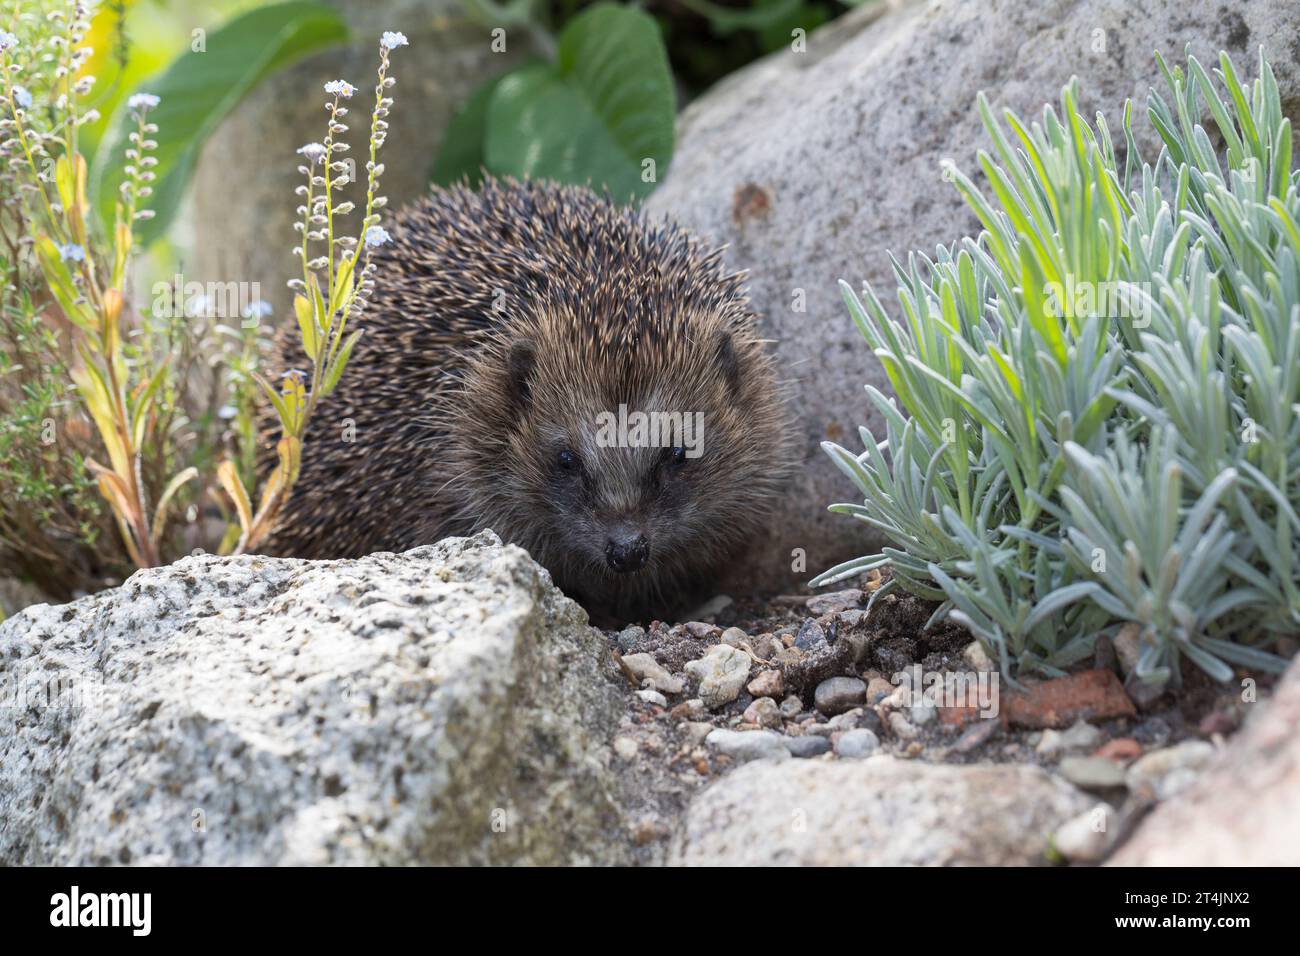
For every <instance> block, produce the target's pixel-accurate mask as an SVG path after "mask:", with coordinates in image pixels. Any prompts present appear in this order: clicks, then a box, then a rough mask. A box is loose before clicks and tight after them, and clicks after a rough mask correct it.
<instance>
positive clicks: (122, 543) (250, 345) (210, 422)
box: [0, 0, 406, 594]
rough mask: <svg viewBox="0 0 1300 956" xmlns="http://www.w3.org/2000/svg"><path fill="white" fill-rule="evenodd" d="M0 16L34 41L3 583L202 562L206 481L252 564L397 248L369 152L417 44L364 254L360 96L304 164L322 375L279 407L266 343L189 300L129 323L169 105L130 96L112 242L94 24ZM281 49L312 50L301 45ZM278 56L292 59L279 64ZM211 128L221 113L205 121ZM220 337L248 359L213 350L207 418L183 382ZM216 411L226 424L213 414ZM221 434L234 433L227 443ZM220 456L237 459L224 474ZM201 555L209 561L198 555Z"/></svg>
mask: <svg viewBox="0 0 1300 956" xmlns="http://www.w3.org/2000/svg"><path fill="white" fill-rule="evenodd" d="M0 2H3V3H5V5H6V8H7V9H9V10H12V16H11V18H10V19H8V20H7V21H6V22H7V23H9V24H10V25H12V26H13V27H14V28H15V29H17V30H20V31H21V32H22V34H23V35H22V37H19V36H18V35H17V34H14V33H11V32H9V31H8V30H4V31H0V159H3V162H4V166H3V173H2V174H0V198H3V199H4V202H2V203H0V239H2V240H3V242H4V245H5V248H4V250H3V252H2V253H0V270H2V271H3V272H4V273H5V279H6V284H5V286H4V288H3V290H2V291H0V342H3V343H5V344H6V345H7V346H8V348H7V349H6V351H5V352H4V353H3V354H2V355H0V451H3V452H4V453H5V455H4V458H3V459H2V461H3V467H0V493H5V500H4V508H3V510H0V556H3V558H4V564H5V568H4V570H5V573H12V572H11V568H10V566H11V565H13V566H16V570H17V571H18V572H19V573H21V574H23V575H24V576H26V577H31V578H33V579H34V580H35V581H37V583H39V584H41V585H42V586H44V587H46V588H47V589H49V590H51V591H53V592H54V593H59V594H65V593H67V592H68V591H70V590H73V589H76V588H80V587H86V588H90V587H95V586H97V585H100V584H103V583H107V582H108V581H110V580H111V579H112V578H113V577H117V576H120V575H121V574H122V573H123V572H125V571H126V570H129V569H130V568H131V567H151V566H154V565H157V564H160V563H162V562H164V561H166V560H170V559H171V558H172V557H174V556H175V555H176V554H178V553H181V551H182V550H183V549H184V548H186V547H189V546H192V545H185V544H183V543H182V536H181V535H180V533H179V529H178V528H177V527H176V526H177V525H178V522H177V521H176V520H175V519H176V517H177V515H178V514H179V513H180V512H181V511H182V510H184V511H188V512H189V513H190V518H189V520H191V521H192V520H194V518H195V517H196V516H197V514H198V509H197V508H196V507H194V506H196V505H197V504H199V503H200V501H201V496H202V494H203V489H204V488H205V487H206V485H204V484H203V483H200V482H194V484H193V485H191V484H190V483H191V482H192V481H193V480H194V479H195V478H198V477H200V476H201V475H202V476H204V477H207V476H210V475H211V474H212V472H213V471H215V472H216V477H217V479H218V481H219V483H220V485H221V486H222V487H224V488H225V489H226V490H227V491H228V492H229V494H230V496H231V498H232V499H233V501H234V503H235V513H236V515H237V517H238V519H239V523H238V525H235V526H233V533H231V534H228V535H227V539H228V540H227V546H228V549H232V550H236V551H241V552H242V551H246V550H251V549H254V548H256V547H257V545H258V544H259V543H260V542H261V541H262V540H263V538H264V537H265V534H266V533H267V531H268V530H269V528H270V526H271V524H272V522H273V521H274V518H275V516H276V513H277V511H278V508H279V506H280V504H281V503H282V502H283V500H284V498H285V497H286V496H287V495H288V493H289V491H290V489H291V488H292V486H293V483H294V480H295V479H296V477H297V470H298V460H299V459H298V456H299V454H300V451H301V446H302V441H303V439H304V437H305V435H306V429H307V425H308V422H309V420H310V418H311V412H312V410H313V408H314V407H315V405H316V403H317V402H318V401H319V400H320V399H323V398H324V397H325V396H327V395H328V394H329V393H330V391H332V390H333V388H334V387H335V386H336V385H337V383H338V381H339V379H340V377H341V375H342V374H343V370H344V368H345V367H346V364H347V361H348V357H349V355H350V354H351V351H352V349H353V347H354V346H355V344H356V341H357V338H358V336H359V332H358V331H356V330H348V329H347V326H348V323H349V320H355V318H356V317H357V316H358V315H359V314H360V313H361V311H362V310H363V308H364V305H365V299H366V294H367V292H368V290H369V288H370V286H371V283H372V279H371V271H372V269H371V266H370V261H369V250H370V249H371V248H372V247H373V246H375V245H377V244H380V243H382V242H384V241H386V239H387V235H386V233H385V232H384V230H383V229H382V228H381V227H380V226H379V225H378V222H379V218H380V212H379V211H380V209H381V208H382V207H383V206H384V204H385V200H384V197H382V196H380V195H379V194H378V184H379V180H380V176H381V175H382V172H383V164H382V163H380V162H379V161H378V151H379V149H380V147H381V146H382V145H383V142H384V139H385V137H386V133H387V121H386V117H387V115H388V109H389V107H390V106H391V105H392V100H391V98H389V96H388V93H387V91H388V90H389V89H390V88H391V86H392V85H393V83H394V82H395V81H394V80H393V78H392V77H390V76H388V75H387V69H388V56H389V52H390V51H391V50H392V49H394V48H396V47H397V46H402V45H405V43H406V38H405V37H404V36H402V35H401V34H399V33H385V34H384V35H383V38H382V39H381V41H380V54H381V55H380V68H379V75H378V80H377V84H376V87H375V97H376V98H375V106H374V109H373V111H372V113H371V124H370V131H369V132H370V136H369V149H370V153H369V160H368V162H367V163H366V167H365V169H366V180H367V190H366V201H365V213H364V217H363V218H362V220H361V223H360V226H359V230H358V233H357V235H356V236H355V237H349V236H345V235H343V234H342V233H343V232H344V229H343V225H342V223H343V219H342V217H346V216H348V215H349V214H350V213H351V212H352V204H351V203H348V202H342V201H340V200H339V197H338V195H337V189H338V187H341V186H343V185H345V184H346V182H347V181H348V177H349V174H350V171H351V168H352V167H351V163H350V162H348V161H347V159H346V157H345V156H344V155H343V154H344V153H345V152H346V151H347V149H348V145H347V143H346V142H344V141H343V134H345V133H346V132H347V126H346V125H345V124H344V122H343V118H344V117H345V116H346V115H347V108H346V106H345V105H344V104H345V102H346V100H348V99H349V98H350V97H351V95H352V93H353V92H354V91H353V88H352V87H351V86H350V85H349V84H347V83H345V82H343V81H341V80H340V81H335V82H333V83H331V84H329V85H327V87H326V91H327V92H329V93H332V94H333V102H332V103H331V104H330V105H329V109H330V119H329V127H328V134H327V136H326V138H325V143H324V144H309V145H308V146H306V147H304V148H303V149H302V150H300V153H302V154H303V155H304V157H305V158H306V161H307V165H306V166H303V167H301V168H302V172H303V173H304V174H305V175H306V176H307V184H306V185H304V186H303V187H301V189H300V194H301V195H302V196H303V197H304V203H303V205H302V206H301V207H300V212H301V213H302V216H303V222H302V223H300V228H301V230H302V231H303V233H304V235H303V236H302V238H301V239H300V245H299V247H298V248H297V249H295V255H297V256H298V257H299V258H300V259H301V261H302V265H303V276H304V278H303V279H302V280H299V282H298V285H297V287H298V289H299V293H300V294H299V295H298V296H297V297H296V300H295V309H296V311H297V315H298V320H299V328H300V330H301V333H302V335H303V345H304V348H305V350H306V352H307V354H308V357H309V359H310V362H311V371H310V373H309V374H302V373H299V374H296V375H290V376H288V377H287V378H286V381H285V384H284V386H283V387H282V388H281V389H278V390H277V389H275V388H273V387H272V386H271V385H270V384H269V383H267V382H265V380H263V379H261V378H260V375H259V373H258V362H259V359H260V355H261V353H262V346H263V344H264V343H263V342H262V341H261V340H260V339H259V338H258V335H257V323H248V324H247V325H246V327H245V328H241V330H239V331H238V332H235V333H233V334H232V332H231V330H214V329H213V328H212V326H211V323H210V322H209V321H207V319H206V318H205V317H203V316H195V315H193V314H192V313H190V312H189V311H188V310H187V308H186V307H185V305H184V304H183V303H181V302H180V301H178V300H179V297H180V296H181V295H182V293H181V291H180V290H179V289H177V290H175V291H174V292H173V294H172V295H170V296H164V297H161V300H155V303H154V307H153V308H152V309H150V310H137V309H135V308H133V307H132V304H131V302H130V290H131V287H132V285H133V283H132V282H131V281H130V279H131V273H132V271H133V270H132V266H133V262H134V260H135V258H136V256H137V254H138V252H139V250H140V246H141V243H142V236H141V231H140V225H141V224H142V223H146V222H149V221H151V220H152V214H153V210H152V209H150V208H148V206H149V200H150V198H151V197H152V195H153V192H154V188H155V185H156V183H157V182H158V181H159V178H160V177H159V172H158V170H159V168H160V164H159V163H158V160H157V157H156V152H157V151H158V149H159V140H160V139H166V137H164V136H161V134H160V131H159V128H158V125H157V124H156V123H155V122H154V110H155V109H157V108H158V107H159V105H160V99H159V97H158V96H156V95H154V94H150V93H142V92H137V93H135V94H133V95H132V96H130V97H129V98H128V100H127V105H126V108H127V110H129V112H130V116H131V124H132V128H131V131H130V132H129V133H127V134H126V135H125V136H124V138H123V143H124V145H125V149H124V153H123V156H124V159H125V163H124V164H123V165H122V168H121V169H120V170H117V171H115V172H112V173H109V174H107V176H106V179H107V181H109V182H112V183H116V184H117V186H116V189H115V190H114V194H115V196H116V197H117V199H116V202H115V203H113V204H112V206H111V209H112V214H113V219H112V221H113V226H112V228H111V229H104V228H102V227H101V226H100V225H99V222H98V220H97V217H96V216H95V215H94V209H93V207H92V206H91V204H90V202H89V200H88V192H87V180H88V169H87V164H86V161H85V159H84V157H83V155H82V153H81V150H80V149H79V137H78V130H79V129H80V128H81V127H82V126H84V125H87V124H89V123H92V122H94V120H95V112H96V111H95V110H94V109H93V108H87V107H86V105H85V103H84V99H85V97H86V96H87V95H88V94H89V92H90V91H91V89H92V87H93V85H94V82H95V81H94V78H93V77H90V76H87V75H83V72H82V68H83V66H84V65H85V63H86V62H87V61H88V59H89V57H90V56H91V55H92V51H91V49H90V47H89V46H88V45H87V44H86V43H85V39H86V34H87V30H88V25H89V23H90V22H91V14H92V11H93V4H89V3H85V2H81V0H66V2H62V0H58V2H55V3H53V4H50V3H46V4H42V5H37V6H33V5H30V4H23V3H20V2H14V0H0ZM284 6H297V7H299V8H309V7H311V5H310V4H298V5H284ZM51 7H52V9H51ZM272 9H276V10H280V11H281V12H282V11H283V7H281V8H272ZM308 12H309V11H308ZM331 16H332V14H331ZM275 22H279V21H275ZM286 30H287V31H288V32H287V34H286V35H291V36H292V37H297V38H298V39H299V40H301V30H299V29H298V28H297V27H294V28H293V29H292V30H290V29H289V28H288V27H286ZM284 39H285V37H284V36H281V37H280V40H281V41H283V40H284ZM272 48H274V49H276V50H279V51H280V52H283V44H281V45H280V46H275V45H274V44H273V46H272ZM263 66H265V64H263ZM227 72H229V71H227ZM174 73H175V71H173V73H169V74H168V75H169V76H172V75H173V74H174ZM182 73H184V71H182ZM185 75H189V74H185ZM222 75H225V74H222ZM190 78H191V79H193V78H194V77H193V76H192V75H191V77H190ZM235 92H239V91H238V90H236V91H235ZM205 103H206V101H205ZM201 105H203V104H201ZM200 112H204V113H211V112H212V110H211V109H209V106H208V105H204V106H203V110H201V111H200ZM177 115H180V114H179V113H178V114H177ZM173 153H175V150H173ZM178 157H179V158H178ZM173 158H174V159H175V162H174V163H173V168H172V176H173V182H177V181H179V180H180V179H183V178H184V171H183V169H181V166H183V165H184V162H186V160H184V156H183V153H182V154H175V155H174V157H173ZM178 163H179V164H180V165H177V164H178ZM352 175H355V174H352ZM164 178H165V177H164ZM174 188H179V187H174ZM318 243H323V244H324V249H319V248H318V247H317V244H318ZM256 305H257V306H258V307H259V308H260V307H262V306H263V304H262V303H257V304H256ZM260 317H262V316H259V318H260ZM214 331H215V334H216V335H217V336H224V337H225V338H226V339H227V340H228V341H229V340H230V339H231V338H234V339H236V340H237V344H236V345H234V346H231V347H229V348H227V349H226V350H225V351H224V353H221V352H220V351H219V350H218V354H219V355H221V356H222V357H224V359H225V360H226V365H225V368H224V369H222V370H218V374H217V376H216V377H215V380H216V381H217V382H218V383H219V387H218V388H217V389H215V390H214V393H213V394H212V395H211V396H208V398H209V401H208V402H207V404H206V405H205V404H204V403H203V401H202V400H196V399H194V398H193V396H190V395H189V394H188V392H189V390H190V389H189V385H190V381H189V379H190V376H189V372H190V370H191V369H192V368H193V367H194V364H195V363H196V362H197V361H199V360H200V359H201V358H206V357H208V356H209V355H211V354H212V351H213V350H214V349H213V341H212V338H211V336H210V334H209V333H212V332H214ZM69 382H71V383H72V386H75V387H72V386H70V385H69ZM259 384H260V388H261V390H262V391H264V392H265V394H266V395H267V396H268V397H269V399H270V402H271V404H272V405H274V406H275V408H276V410H277V411H278V412H279V415H280V423H281V428H282V435H281V436H280V439H279V443H278V451H279V467H277V468H274V469H272V471H271V473H270V474H269V476H268V478H267V481H266V484H265V487H264V488H263V489H262V495H261V498H260V503H259V507H258V509H257V511H256V512H254V511H253V510H252V508H251V505H250V503H249V495H248V491H247V489H249V488H253V487H254V484H255V481H256V473H255V472H256V468H255V456H256V448H257V442H258V438H259V436H257V435H256V433H255V428H254V425H253V421H254V415H253V404H254V399H253V394H254V390H255V389H257V388H258V386H259ZM221 386H224V389H223V388H222V387H221ZM223 397H228V401H229V403H230V406H229V408H230V414H229V416H222V415H221V414H220V413H218V412H217V411H216V408H217V405H218V404H219V401H220V399H221V398H223ZM225 417H228V419H229V422H230V424H229V426H228V428H226V430H225V434H224V436H222V434H221V420H222V419H223V418H225ZM196 419H197V420H196ZM223 445H224V446H225V447H226V448H228V449H229V450H230V454H229V456H228V457H225V458H224V460H222V461H221V462H220V464H218V463H217V459H218V458H222V457H223V455H222V447H223ZM96 490H97V491H98V493H99V494H98V495H96V494H94V492H95V491H96ZM213 500H214V501H217V503H220V502H219V500H217V499H213ZM104 504H107V507H103V505H104ZM179 506H184V507H179ZM105 530H108V531H109V533H108V534H105V533H104V532H105ZM114 531H116V532H117V533H113V532H114ZM192 544H213V545H215V544H216V542H215V541H213V542H208V541H207V540H206V539H204V538H202V537H200V538H198V539H197V540H193V539H192Z"/></svg>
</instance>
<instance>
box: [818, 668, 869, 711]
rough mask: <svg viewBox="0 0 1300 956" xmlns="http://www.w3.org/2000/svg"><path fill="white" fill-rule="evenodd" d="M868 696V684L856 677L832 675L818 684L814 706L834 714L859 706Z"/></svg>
mask: <svg viewBox="0 0 1300 956" xmlns="http://www.w3.org/2000/svg"><path fill="white" fill-rule="evenodd" d="M866 698H867V685H866V684H865V683H863V682H862V681H860V680H859V679H858V678H856V677H831V678H829V679H827V680H824V681H822V682H821V683H820V684H818V685H817V690H816V691H815V692H814V693H813V706H814V707H816V708H817V710H819V711H820V712H821V713H823V714H828V715H834V714H841V713H843V712H844V711H846V710H849V709H851V708H853V707H857V706H858V705H860V704H862V703H863V701H865V700H866Z"/></svg>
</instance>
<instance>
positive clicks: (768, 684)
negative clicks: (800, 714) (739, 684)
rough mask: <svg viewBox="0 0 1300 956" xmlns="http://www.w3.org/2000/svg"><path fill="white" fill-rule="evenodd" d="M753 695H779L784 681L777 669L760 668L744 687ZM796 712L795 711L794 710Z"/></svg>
mask: <svg viewBox="0 0 1300 956" xmlns="http://www.w3.org/2000/svg"><path fill="white" fill-rule="evenodd" d="M745 690H747V691H749V693H750V695H751V696H753V697H773V698H776V697H780V696H781V694H782V692H783V691H784V690H785V681H784V680H783V679H782V677H781V672H780V671H778V670H762V671H759V672H758V676H757V677H755V678H754V679H753V680H752V681H750V682H749V684H748V685H747V686H746V687H745ZM796 713H797V711H796Z"/></svg>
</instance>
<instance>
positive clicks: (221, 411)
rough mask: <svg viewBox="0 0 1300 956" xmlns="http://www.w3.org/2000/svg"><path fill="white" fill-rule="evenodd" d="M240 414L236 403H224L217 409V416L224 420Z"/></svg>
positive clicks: (226, 420)
mask: <svg viewBox="0 0 1300 956" xmlns="http://www.w3.org/2000/svg"><path fill="white" fill-rule="evenodd" d="M238 414H239V409H237V408H236V407H235V406H234V405H222V406H221V407H220V408H218V409H217V417H218V418H220V419H221V420H222V421H223V422H228V421H230V420H231V419H232V418H234V417H235V416H236V415H238Z"/></svg>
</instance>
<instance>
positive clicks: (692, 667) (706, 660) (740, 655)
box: [686, 644, 750, 710]
mask: <svg viewBox="0 0 1300 956" xmlns="http://www.w3.org/2000/svg"><path fill="white" fill-rule="evenodd" d="M749 667H750V658H749V655H748V654H746V653H745V652H744V651H742V650H740V649H739V648H735V647H732V646H730V645H729V644H715V645H714V646H713V647H710V648H709V649H708V650H707V651H706V652H705V653H704V656H703V657H701V658H699V659H697V660H693V661H687V662H686V673H688V674H690V675H691V676H692V677H694V678H695V679H696V680H698V681H699V682H700V689H699V696H700V699H701V700H703V701H704V705H705V706H706V707H708V708H710V709H711V710H717V709H718V708H719V707H722V706H724V705H726V704H729V703H731V702H732V701H733V700H735V699H736V698H737V697H739V696H740V690H741V688H742V687H744V686H745V684H746V683H748V682H749Z"/></svg>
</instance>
